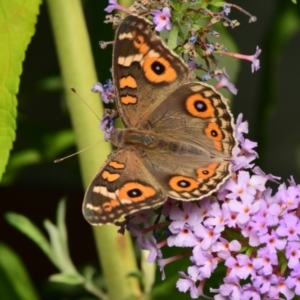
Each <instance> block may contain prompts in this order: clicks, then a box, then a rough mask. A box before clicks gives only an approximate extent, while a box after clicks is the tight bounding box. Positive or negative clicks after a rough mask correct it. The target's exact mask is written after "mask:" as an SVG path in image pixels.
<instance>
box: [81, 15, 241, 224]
mask: <svg viewBox="0 0 300 300" xmlns="http://www.w3.org/2000/svg"><path fill="white" fill-rule="evenodd" d="M150 24H151V23H150V22H149V21H148V20H146V19H144V18H142V17H138V16H128V17H127V18H126V19H125V20H124V21H123V22H122V23H121V24H120V26H119V28H118V30H117V32H116V38H115V45H114V56H113V75H114V85H115V93H116V105H117V110H118V113H119V115H120V117H121V119H122V121H123V123H124V125H125V127H126V128H124V129H120V128H116V129H113V130H112V131H111V132H110V134H109V140H110V141H111V142H112V144H114V145H115V146H116V147H117V150H115V151H114V152H113V153H112V154H111V155H110V156H109V157H108V159H107V161H106V162H105V163H104V165H103V167H102V168H101V169H100V170H99V172H98V173H97V174H96V176H95V178H94V179H93V181H92V183H91V184H90V187H89V188H88V190H87V192H86V195H85V199H84V203H83V213H84V216H85V218H86V219H87V220H88V222H90V223H91V224H92V225H100V224H107V223H114V222H116V221H117V220H118V219H119V217H121V216H124V215H129V214H132V213H134V212H136V211H139V210H143V209H146V208H152V207H156V206H158V205H161V204H163V203H164V202H165V201H166V199H167V198H168V197H171V198H174V199H178V200H182V201H191V200H196V199H201V198H203V197H205V196H208V195H210V194H211V193H213V192H214V191H215V190H216V189H218V188H219V187H220V185H221V184H222V183H223V182H224V181H225V180H226V179H227V178H228V177H229V176H230V174H231V162H230V159H231V157H232V153H233V149H234V147H235V146H236V139H235V134H234V125H233V118H232V115H231V113H230V111H229V108H228V105H227V104H226V102H225V101H224V99H223V97H222V96H221V95H220V94H219V93H218V92H217V91H215V90H214V89H213V88H212V87H211V86H209V85H207V84H204V83H199V82H190V83H186V82H185V81H186V80H187V78H188V68H187V66H186V64H185V63H184V62H183V60H182V59H181V58H180V57H178V56H177V55H176V54H174V53H173V52H172V51H171V50H169V49H168V48H167V47H166V46H165V45H164V44H163V42H162V40H161V39H160V38H159V37H157V36H156V35H154V34H153V32H152V31H151V29H150Z"/></svg>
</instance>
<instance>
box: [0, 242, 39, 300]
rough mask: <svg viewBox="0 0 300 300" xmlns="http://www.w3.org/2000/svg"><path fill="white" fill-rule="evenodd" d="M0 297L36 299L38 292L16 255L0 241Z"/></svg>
mask: <svg viewBox="0 0 300 300" xmlns="http://www.w3.org/2000/svg"><path fill="white" fill-rule="evenodd" d="M0 295H1V299H16V300H28V299H30V300H38V299H39V297H38V294H37V292H36V290H35V288H34V286H33V284H32V282H31V280H30V278H29V275H28V274H27V271H26V269H25V267H24V265H23V263H22V261H21V260H20V258H19V257H18V255H17V254H16V253H15V252H14V251H13V250H12V249H10V248H9V247H8V246H6V245H5V244H3V243H0Z"/></svg>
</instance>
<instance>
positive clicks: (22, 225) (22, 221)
mask: <svg viewBox="0 0 300 300" xmlns="http://www.w3.org/2000/svg"><path fill="white" fill-rule="evenodd" d="M5 218H6V220H7V222H8V223H9V224H10V225H12V226H14V227H15V228H17V229H18V230H19V231H21V232H22V233H24V234H25V235H26V236H28V237H29V238H30V239H31V240H32V241H34V242H35V243H36V244H37V245H38V246H39V247H40V248H41V249H42V251H43V252H44V253H45V254H46V255H47V256H48V258H49V259H50V260H51V262H52V263H53V264H54V265H55V266H56V267H59V266H58V265H57V261H56V258H55V257H54V255H53V252H52V249H51V246H50V243H49V242H48V241H47V239H46V238H45V236H44V235H43V233H42V232H41V231H40V230H39V228H38V227H36V226H35V225H34V224H33V223H32V222H31V221H30V220H29V219H28V218H26V217H25V216H22V215H20V214H16V213H13V212H9V213H6V214H5Z"/></svg>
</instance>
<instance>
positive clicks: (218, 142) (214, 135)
mask: <svg viewBox="0 0 300 300" xmlns="http://www.w3.org/2000/svg"><path fill="white" fill-rule="evenodd" d="M204 133H205V135H206V136H207V137H208V138H209V139H211V140H212V141H213V143H214V146H215V148H216V149H217V150H218V151H222V150H223V147H222V139H223V133H222V131H221V130H220V128H219V126H218V125H217V124H216V123H209V124H208V126H207V127H206V128H205V130H204Z"/></svg>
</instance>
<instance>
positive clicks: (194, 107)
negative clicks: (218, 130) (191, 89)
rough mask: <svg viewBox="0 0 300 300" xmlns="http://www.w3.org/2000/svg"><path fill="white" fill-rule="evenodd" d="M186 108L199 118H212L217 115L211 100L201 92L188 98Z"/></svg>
mask: <svg viewBox="0 0 300 300" xmlns="http://www.w3.org/2000/svg"><path fill="white" fill-rule="evenodd" d="M186 109H187V111H188V112H189V113H190V114H191V115H192V116H194V117H198V118H203V119H206V118H212V117H214V115H215V109H214V107H213V105H212V103H211V101H210V100H209V99H207V98H204V97H203V96H202V95H200V94H194V95H192V96H190V97H188V98H187V100H186Z"/></svg>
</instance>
